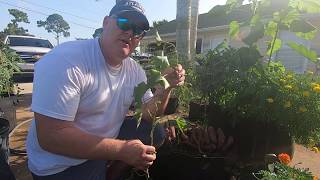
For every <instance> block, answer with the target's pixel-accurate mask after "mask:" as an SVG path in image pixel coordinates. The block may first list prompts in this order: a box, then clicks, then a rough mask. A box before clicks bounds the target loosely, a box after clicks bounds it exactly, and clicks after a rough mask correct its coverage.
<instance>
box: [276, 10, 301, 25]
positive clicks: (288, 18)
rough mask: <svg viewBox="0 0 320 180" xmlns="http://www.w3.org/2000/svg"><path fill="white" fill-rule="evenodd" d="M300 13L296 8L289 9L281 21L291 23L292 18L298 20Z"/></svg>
mask: <svg viewBox="0 0 320 180" xmlns="http://www.w3.org/2000/svg"><path fill="white" fill-rule="evenodd" d="M300 16H301V14H300V13H299V12H298V11H297V10H296V9H291V10H289V12H288V13H287V14H286V16H285V17H283V18H282V19H281V21H282V22H283V23H285V24H287V25H289V24H291V23H292V22H293V21H294V20H299V17H300Z"/></svg>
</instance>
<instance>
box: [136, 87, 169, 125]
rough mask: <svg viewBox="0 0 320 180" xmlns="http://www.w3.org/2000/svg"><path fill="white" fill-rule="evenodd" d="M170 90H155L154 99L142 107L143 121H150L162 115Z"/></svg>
mask: <svg viewBox="0 0 320 180" xmlns="http://www.w3.org/2000/svg"><path fill="white" fill-rule="evenodd" d="M171 90H172V88H168V89H165V90H162V89H157V90H156V92H155V93H154V97H153V98H152V99H151V100H150V101H149V102H148V103H146V104H144V105H143V107H142V112H143V119H145V120H148V121H152V119H153V117H154V116H160V115H162V114H163V113H164V111H165V109H166V107H167V105H168V101H169V98H170V94H171Z"/></svg>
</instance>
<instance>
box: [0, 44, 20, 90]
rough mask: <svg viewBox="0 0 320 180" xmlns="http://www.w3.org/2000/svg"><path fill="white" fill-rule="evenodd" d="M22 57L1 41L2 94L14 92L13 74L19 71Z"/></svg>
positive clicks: (0, 74) (0, 80)
mask: <svg viewBox="0 0 320 180" xmlns="http://www.w3.org/2000/svg"><path fill="white" fill-rule="evenodd" d="M19 61H21V59H20V57H19V56H18V55H17V54H16V53H15V52H14V51H13V50H11V49H10V48H9V47H8V46H7V45H5V44H3V43H0V77H1V78H0V96H6V95H8V94H10V93H12V92H13V86H14V83H13V74H14V73H15V72H19V67H18V65H17V63H18V62H19Z"/></svg>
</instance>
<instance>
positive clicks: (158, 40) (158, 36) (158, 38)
mask: <svg viewBox="0 0 320 180" xmlns="http://www.w3.org/2000/svg"><path fill="white" fill-rule="evenodd" d="M156 42H157V44H158V43H161V42H162V39H161V37H160V35H159V32H158V30H156Z"/></svg>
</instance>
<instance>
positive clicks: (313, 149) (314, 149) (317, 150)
mask: <svg viewBox="0 0 320 180" xmlns="http://www.w3.org/2000/svg"><path fill="white" fill-rule="evenodd" d="M312 151H314V152H316V153H319V152H320V151H319V149H318V148H317V147H313V148H312Z"/></svg>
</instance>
